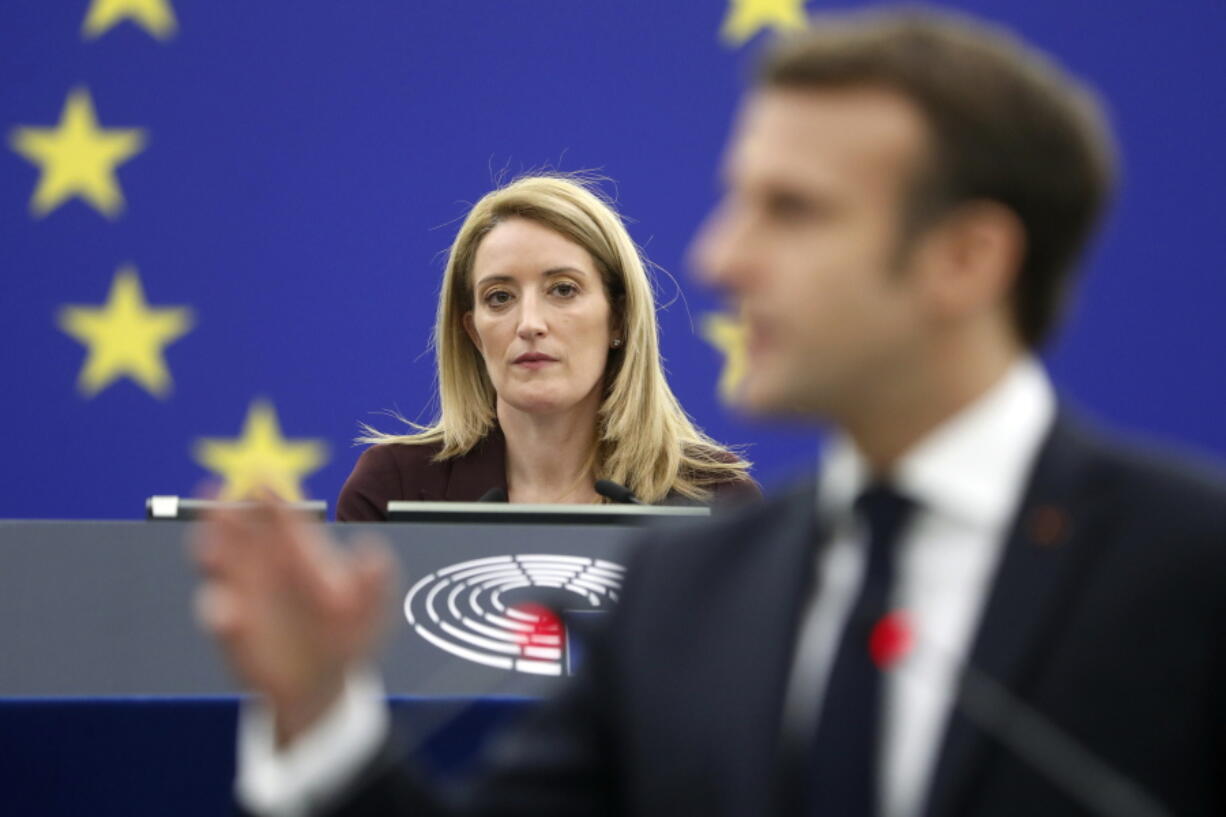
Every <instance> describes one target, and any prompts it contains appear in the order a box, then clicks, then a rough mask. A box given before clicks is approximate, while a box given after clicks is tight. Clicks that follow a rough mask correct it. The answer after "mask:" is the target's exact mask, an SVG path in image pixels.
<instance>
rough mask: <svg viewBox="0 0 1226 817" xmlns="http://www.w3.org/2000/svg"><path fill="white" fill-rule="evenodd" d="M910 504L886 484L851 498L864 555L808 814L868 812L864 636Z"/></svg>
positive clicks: (872, 727) (877, 612)
mask: <svg viewBox="0 0 1226 817" xmlns="http://www.w3.org/2000/svg"><path fill="white" fill-rule="evenodd" d="M911 509H912V503H911V502H910V500H908V499H906V498H905V497H903V496H901V495H900V494H899V493H898V492H897V491H895V490H894V489H893V488H891V487H890V486H888V485H885V484H882V483H877V484H874V485H871V486H869V488H868V489H867V490H865V492H864V493H863V494H861V495H860V498H859V499H857V500H856V513H857V515H858V516H859V518H860V520H861V521H862V522H863V523H864V525H865V527H866V528H867V531H868V560H867V563H866V565H865V570H864V581H863V582H862V583H861V585H860V593H859V595H858V596H857V598H856V602H855V604H854V605H852V608H851V613H850V615H849V616H848V619H847V626H846V627H844V628H843V635H842V638H841V640H840V641H839V648H838V652H837V653H836V655H835V660H834V666H833V667H832V669H831V673H830V679H829V681H828V683H827V685H826V694H825V696H824V698H823V701H822V706H821V715H820V720H819V722H818V725H817V735H816V737H815V740H814V744H813V753H812V761H813V765H812V766H811V767H810V773H811V774H812V778H811V780H812V787H811V789H810V791H811V792H812V802H811V808H810V811H809V813H810V815H812V817H875V815H876V814H877V813H878V805H877V745H878V735H879V732H880V726H881V718H880V714H881V671H880V670H879V669H878V668H877V667H876V666H875V665H874V664H873V661H872V657H871V656H870V653H869V648H868V642H869V636H870V634H871V632H872V629H873V627H874V626H875V625H876V624H877V622H878V621H880V620H881V618H882V616H884V615H885V614H886V612H887V609H886V605H887V604H888V602H889V594H890V585H891V582H892V581H893V577H894V550H895V545H896V544H897V541H898V537H899V534H900V532H901V531H902V528H903V526H904V525H905V524H906V521H907V517H908V515H909V514H910V512H911Z"/></svg>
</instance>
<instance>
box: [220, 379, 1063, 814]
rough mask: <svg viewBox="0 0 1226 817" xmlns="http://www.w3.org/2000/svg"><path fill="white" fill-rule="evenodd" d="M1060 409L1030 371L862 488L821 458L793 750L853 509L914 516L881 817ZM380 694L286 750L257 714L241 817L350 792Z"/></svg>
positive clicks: (961, 652)
mask: <svg viewBox="0 0 1226 817" xmlns="http://www.w3.org/2000/svg"><path fill="white" fill-rule="evenodd" d="M1055 406H1056V401H1055V396H1054V393H1053V390H1052V387H1051V384H1050V382H1049V380H1048V379H1047V375H1046V374H1045V373H1044V372H1043V369H1042V368H1041V366H1040V365H1039V364H1038V363H1037V362H1036V361H1034V360H1033V359H1030V358H1026V359H1023V360H1021V361H1019V362H1017V363H1016V364H1014V366H1013V367H1012V368H1011V369H1010V370H1009V371H1008V373H1007V374H1006V375H1005V376H1004V377H1003V378H1002V379H1001V380H1000V381H999V382H998V383H997V384H996V385H994V386H993V387H992V388H991V389H990V390H989V391H988V392H987V393H986V394H984V395H983V396H982V397H980V398H979V399H978V400H976V401H975V402H974V403H972V404H971V405H969V406H967V407H966V408H964V409H963V410H962V411H960V412H959V413H958V414H956V415H955V416H953V417H951V418H949V419H948V420H946V421H945V422H944V423H942V424H941V425H940V426H939V427H938V428H936V429H935V430H933V431H932V432H931V433H930V434H928V435H927V436H926V437H925V438H924V439H923V440H921V441H920V442H919V443H918V444H917V445H915V446H914V447H913V448H912V449H911V450H910V451H909V452H907V453H906V454H905V455H904V456H903V457H902V458H901V459H900V460H899V461H898V463H897V464H896V466H895V467H894V469H893V470H892V471H891V473H890V474H883V475H873V474H870V473H869V471H868V468H867V466H866V464H865V461H864V459H863V457H862V456H861V455H860V454H859V452H857V451H856V449H855V447H854V445H853V444H852V443H851V442H850V440H848V439H847V438H845V437H837V438H836V439H834V440H833V441H832V443H831V445H830V447H829V449H828V451H827V453H826V456H825V457H823V461H822V465H821V478H820V480H819V483H818V484H819V488H818V496H817V503H818V509H819V513H820V514H822V518H823V519H825V520H828V521H829V522H830V523H831V525H832V528H831V530H832V535H831V538H830V540H829V542H828V544H827V546H826V547H825V548H824V549H823V550H822V551H821V552H820V553H819V554H818V558H817V560H816V569H817V572H818V573H817V585H816V588H817V592H815V593H814V595H813V598H812V600H811V601H810V602H809V609H808V610H807V612H806V614H805V619H804V622H803V624H802V627H801V635H800V640H799V643H798V645H797V656H796V661H795V662H794V664H793V670H792V678H791V681H790V684H789V691H788V699H787V701H786V709H785V727H784V728H785V730H786V731H788V732H789V733H791V737H792V738H794V739H803V738H804V736H806V735H811V734H814V733H815V732H816V727H817V718H818V711H819V708H820V703H821V698H822V689H823V687H824V686H825V684H826V680H827V675H828V673H829V671H830V668H831V664H832V662H833V660H834V654H835V651H836V649H837V645H838V638H839V635H840V633H841V632H842V630H843V626H844V623H845V620H846V618H847V615H848V613H849V610H850V606H851V604H852V603H853V602H854V600H855V597H856V594H857V591H858V589H859V585H860V578H861V574H862V572H863V570H864V559H865V552H864V551H865V549H866V548H867V541H866V539H865V535H864V534H865V532H864V531H863V530H862V529H861V526H860V525H859V524H858V523H857V521H856V519H855V517H854V513H853V505H854V502H855V499H856V497H857V496H858V495H859V493H860V491H861V490H862V489H863V488H865V487H866V486H867V485H868V483H869V482H871V481H872V479H873V477H874V476H879V477H882V478H886V479H888V480H889V481H890V483H891V484H892V485H893V487H894V488H895V489H896V490H898V492H899V493H901V494H903V495H904V496H907V497H908V498H910V499H911V500H913V501H914V502H915V503H916V509H915V511H914V512H913V514H912V517H911V520H910V522H909V525H908V527H907V529H906V531H905V532H904V534H903V536H902V538H901V541H900V542H899V543H898V548H899V550H898V553H897V555H896V558H895V581H894V588H893V591H892V595H891V600H890V601H891V607H892V609H895V610H902V611H905V614H906V616H907V619H908V622H909V624H910V628H911V630H912V632H913V634H914V637H915V646H914V647H913V649H912V650H910V651H909V652H908V653H907V654H906V655H905V656H904V657H903V658H901V659H900V661H899V662H898V663H897V664H896V665H895V668H894V669H893V670H891V672H890V674H889V676H888V677H887V679H886V683H885V685H884V695H885V711H884V713H883V719H882V723H883V729H884V733H883V735H882V741H881V751H882V756H881V763H882V767H881V768H882V779H881V787H882V788H881V795H882V804H883V807H882V814H883V817H916V815H918V813H919V809H920V808H921V807H922V805H923V801H924V797H925V796H926V794H927V786H928V783H929V780H930V778H931V776H932V773H933V771H934V765H935V761H936V757H937V750H938V749H939V746H940V741H941V737H942V734H943V732H944V727H945V724H946V721H947V719H948V717H949V712H950V707H951V704H952V699H951V695H952V691H953V689H954V681H955V678H954V674H955V673H956V671H957V668H958V665H959V664H960V662H961V661H963V660H965V658H966V653H967V651H968V650H969V648H970V640H971V638H972V637H973V635H974V632H975V629H976V625H977V624H978V622H979V618H980V614H981V612H982V608H983V604H984V601H985V598H986V594H987V590H988V587H989V586H990V582H991V580H992V577H993V575H994V572H995V568H996V567H997V565H998V563H999V561H1000V556H1001V554H1002V552H1003V549H1004V544H1005V538H1006V537H1007V536H1008V534H1009V527H1010V524H1011V523H1012V522H1013V519H1014V516H1015V515H1016V513H1017V510H1018V505H1019V504H1020V502H1021V499H1022V492H1023V491H1024V490H1025V488H1026V483H1027V480H1028V478H1029V476H1030V473H1031V470H1032V467H1033V465H1034V460H1035V458H1036V456H1037V454H1038V452H1039V449H1040V447H1041V445H1042V443H1043V440H1044V438H1045V437H1046V435H1047V432H1048V430H1049V429H1050V428H1051V425H1052V421H1053V419H1054V417H1055ZM388 723H389V718H388V714H387V712H386V708H385V706H384V704H383V700H382V696H381V687H380V686H379V683H378V680H377V678H376V677H374V676H373V675H372V674H371V673H370V672H369V671H365V672H361V673H355V674H354V675H353V677H351V678H350V680H349V683H348V684H347V686H346V690H345V692H344V694H343V696H342V699H341V700H340V701H339V702H338V703H337V704H336V705H335V706H334V707H333V709H332V710H331V711H330V712H329V713H328V714H326V715H325V716H324V717H323V718H322V719H321V720H320V722H319V723H318V724H317V725H316V726H315V727H314V728H313V729H312V730H311V731H310V733H308V734H306V735H303V736H301V737H300V738H299V739H298V740H297V741H295V743H294V745H292V746H290V747H288V748H287V749H286V750H284V751H277V750H276V747H275V745H274V742H273V732H272V729H271V724H269V723H268V721H267V715H266V714H265V713H263V712H262V711H261V710H260V708H259V707H258V705H254V706H251V707H245V708H244V711H243V714H242V718H241V722H240V728H239V778H238V783H237V792H238V797H239V800H240V802H241V803H242V804H243V806H244V807H245V808H247V809H248V810H250V811H252V812H254V813H256V814H260V815H265V816H266V817H301V816H302V815H306V814H309V813H310V812H311V810H312V809H313V808H314V807H315V806H317V805H319V804H320V803H323V802H325V801H326V800H327V799H328V798H329V797H331V796H333V795H334V794H335V793H337V792H339V791H340V790H341V789H342V788H344V786H345V784H346V783H347V782H348V781H349V780H351V779H352V777H353V776H354V775H356V774H357V772H358V770H359V769H360V768H361V767H362V764H363V763H365V762H366V761H367V760H368V759H369V758H370V757H371V756H372V755H373V754H374V752H375V751H377V749H378V747H379V745H380V744H381V743H382V741H383V740H384V738H385V736H386V733H387V730H388Z"/></svg>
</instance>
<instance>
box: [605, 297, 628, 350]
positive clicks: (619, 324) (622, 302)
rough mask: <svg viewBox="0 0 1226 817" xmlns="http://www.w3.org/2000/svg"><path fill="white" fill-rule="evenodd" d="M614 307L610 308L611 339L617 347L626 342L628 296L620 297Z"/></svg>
mask: <svg viewBox="0 0 1226 817" xmlns="http://www.w3.org/2000/svg"><path fill="white" fill-rule="evenodd" d="M612 307H613V308H612V309H610V310H609V341H610V345H611V346H612V347H613V348H615V349H616V348H617V347H619V346H624V345H625V344H626V296H625V295H622V296H620V297H618V298H617V300H616V301H614V302H613V304H612ZM615 341H616V342H615Z"/></svg>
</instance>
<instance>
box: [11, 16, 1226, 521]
mask: <svg viewBox="0 0 1226 817" xmlns="http://www.w3.org/2000/svg"><path fill="white" fill-rule="evenodd" d="M830 5H831V4H828V3H825V2H821V1H820V0H810V2H809V3H807V4H803V6H804V7H807V9H808V10H816V9H818V8H826V7H829V6H830ZM957 5H958V6H960V7H963V8H966V9H969V10H972V11H975V12H978V13H981V14H983V15H987V16H990V17H993V18H996V19H998V20H1001V21H1003V22H1005V23H1007V24H1009V25H1010V26H1012V27H1014V28H1016V29H1017V30H1018V31H1020V32H1021V33H1022V34H1024V35H1025V36H1026V37H1028V38H1030V39H1032V40H1033V41H1035V42H1037V43H1038V44H1039V45H1041V46H1042V47H1044V48H1046V49H1048V50H1049V51H1051V52H1053V53H1054V54H1056V55H1058V56H1059V57H1060V58H1061V59H1062V60H1063V61H1064V62H1065V63H1066V64H1067V65H1069V66H1070V67H1071V68H1072V69H1073V70H1074V71H1076V72H1077V73H1079V74H1081V75H1083V76H1085V77H1087V78H1088V79H1090V80H1091V81H1092V82H1093V83H1094V84H1096V85H1097V86H1098V87H1099V88H1100V89H1101V90H1102V92H1103V93H1104V95H1105V96H1106V97H1107V98H1108V100H1109V102H1110V106H1111V110H1112V113H1113V117H1114V120H1115V123H1116V126H1117V129H1118V132H1119V134H1120V136H1121V141H1122V143H1123V147H1124V159H1125V176H1124V184H1123V190H1122V196H1121V199H1120V201H1119V203H1118V205H1117V207H1116V208H1115V210H1114V212H1113V214H1112V216H1111V218H1110V220H1109V223H1108V224H1107V227H1106V230H1105V234H1104V235H1103V236H1102V239H1101V240H1100V241H1099V242H1098V246H1097V249H1096V251H1095V252H1094V254H1093V256H1092V258H1091V259H1090V261H1089V263H1088V264H1087V273H1088V276H1087V279H1086V282H1085V286H1083V288H1082V290H1081V297H1080V298H1079V301H1078V305H1077V310H1076V315H1075V318H1076V320H1075V323H1074V324H1073V326H1072V327H1071V328H1070V329H1069V330H1067V331H1065V332H1064V333H1063V334H1062V336H1061V337H1060V339H1059V340H1058V342H1057V344H1056V345H1055V346H1054V347H1053V349H1052V351H1051V356H1050V357H1051V363H1052V368H1053V370H1054V372H1055V375H1056V378H1057V380H1058V382H1059V383H1060V384H1061V385H1062V386H1063V387H1064V388H1065V390H1066V392H1067V393H1068V394H1070V395H1071V396H1072V397H1073V398H1074V399H1075V400H1077V401H1079V402H1081V403H1082V404H1083V405H1085V406H1087V407H1088V408H1090V409H1091V410H1092V411H1094V412H1095V413H1097V414H1099V415H1104V416H1106V417H1107V418H1108V419H1110V420H1111V421H1113V422H1115V423H1117V424H1120V425H1125V426H1131V427H1134V428H1140V429H1143V430H1145V431H1147V432H1149V433H1151V434H1154V435H1157V436H1160V437H1164V438H1176V439H1179V440H1182V441H1186V442H1188V443H1190V444H1192V445H1194V446H1196V447H1199V448H1207V449H1211V450H1213V451H1216V452H1217V453H1219V454H1220V453H1226V428H1224V427H1223V424H1222V423H1221V422H1220V421H1219V416H1218V411H1219V410H1220V408H1219V407H1220V405H1221V404H1222V402H1223V401H1222V398H1223V391H1224V388H1223V384H1222V377H1221V365H1222V364H1221V356H1220V352H1219V350H1220V349H1221V348H1222V347H1223V342H1224V341H1226V327H1223V322H1222V321H1221V319H1220V318H1219V315H1220V311H1221V304H1222V302H1223V298H1224V297H1226V280H1224V277H1223V275H1222V273H1221V272H1220V270H1219V265H1220V259H1221V258H1223V257H1224V256H1226V229H1223V224H1222V205H1221V196H1222V194H1221V191H1222V190H1223V188H1226V166H1224V164H1223V161H1222V159H1221V155H1220V151H1221V146H1222V144H1223V137H1224V136H1226V99H1224V98H1223V96H1224V94H1223V82H1222V76H1223V69H1224V68H1226V65H1224V62H1226V60H1224V59H1223V57H1222V53H1223V52H1222V48H1221V43H1222V41H1223V36H1224V35H1226V5H1224V4H1222V3H1221V2H1220V0H1179V2H1178V3H1170V2H1159V0H1112V2H1106V1H1105V0H1087V1H1086V2H1081V3H1068V2H1065V0H1059V1H1058V2H1057V1H1056V0H1052V1H1051V2H1036V1H1035V0H1030V1H1029V2H1021V0H1009V1H1006V0H965V2H961V3H958V4H957ZM801 8H802V4H801V2H800V0H703V1H702V2H700V1H699V0H686V2H660V0H619V1H618V2H608V0H568V2H562V1H561V0H412V1H411V2H410V0H362V1H361V2H345V3H338V2H302V0H295V2H290V0H263V1H262V2H251V1H250V0H207V2H206V0H62V2H54V3H53V2H48V1H47V0H4V1H3V2H2V3H0V128H2V129H3V137H4V141H3V145H2V146H0V250H2V253H3V254H2V255H0V327H3V328H2V329H0V331H2V332H3V335H2V336H0V337H2V338H3V345H2V348H3V353H2V354H0V384H2V387H3V395H4V396H3V399H2V400H0V456H2V457H3V462H4V465H3V474H4V477H5V478H4V481H3V490H0V516H4V517H61V516H71V517H132V516H138V515H140V514H141V513H142V512H143V499H144V497H146V496H147V495H149V494H153V493H180V494H186V493H190V492H192V491H193V490H194V489H195V487H196V486H197V485H198V484H199V483H200V482H201V481H202V480H204V479H206V478H208V477H210V476H215V477H217V476H220V477H222V478H228V479H231V480H240V479H242V477H243V475H244V474H248V473H250V472H251V471H252V470H253V469H255V470H256V471H259V470H261V469H263V470H277V469H280V471H281V472H282V473H284V474H285V480H286V483H287V484H292V485H293V486H294V487H297V486H301V489H302V491H303V493H304V494H305V495H309V496H311V497H316V498H325V499H328V500H329V501H330V502H331V501H333V500H334V499H335V496H336V493H337V491H338V490H339V488H340V485H341V483H342V481H343V480H344V478H345V476H346V475H347V474H348V473H349V470H350V469H351V467H352V465H353V462H354V460H355V459H356V457H357V454H358V449H356V448H355V447H353V446H352V444H351V443H350V440H351V438H352V437H353V436H354V435H355V433H356V431H357V427H356V424H357V422H358V421H362V420H365V421H372V422H374V423H375V424H376V425H381V426H382V427H384V428H386V429H394V428H395V423H393V422H392V421H391V420H388V419H385V418H381V417H380V416H379V415H376V414H372V412H375V411H378V410H380V409H385V408H398V409H399V410H400V411H402V412H403V413H405V414H406V415H407V416H409V417H411V418H418V419H422V420H426V419H429V418H430V417H431V415H432V406H431V405H430V395H431V383H432V374H433V360H432V358H431V355H430V354H429V353H428V351H427V341H428V337H429V332H430V326H431V321H432V317H433V308H434V300H435V294H436V292H437V285H438V280H439V277H440V274H441V270H442V260H443V259H442V254H441V251H442V250H444V249H445V248H446V247H447V246H448V244H449V242H450V240H451V238H452V236H453V234H454V231H455V229H456V227H457V226H458V222H457V219H458V217H460V216H461V215H462V214H463V213H464V211H465V209H466V205H465V202H471V201H473V200H475V199H476V198H477V197H479V196H480V195H481V194H482V193H484V192H485V191H486V190H488V189H489V188H490V187H491V186H492V184H493V183H494V182H495V181H496V180H497V178H498V177H500V176H501V175H503V174H508V173H509V174H512V175H513V174H515V173H517V172H520V171H524V170H528V169H532V168H539V167H543V166H550V167H556V168H561V169H566V170H575V169H597V170H599V171H600V172H602V173H604V174H606V175H607V176H609V177H611V178H612V179H615V180H616V186H615V187H613V186H610V188H609V190H610V192H612V193H614V194H615V195H616V197H617V200H618V203H619V205H620V207H621V209H622V210H623V212H624V213H625V214H626V215H627V216H629V217H630V218H632V219H633V223H632V225H631V232H632V234H633V235H634V237H635V238H636V240H637V241H639V242H640V243H641V244H642V245H643V246H644V247H645V248H646V250H647V252H648V254H649V255H650V257H651V258H652V259H653V260H654V261H655V262H657V263H658V264H660V265H661V266H662V267H663V268H665V269H666V270H668V271H669V272H670V273H672V275H673V276H675V278H676V280H675V281H674V280H672V279H671V278H667V277H662V278H661V282H660V288H661V291H662V295H663V296H664V300H665V301H672V303H671V305H670V306H669V307H668V308H667V309H665V310H663V311H662V312H661V314H660V320H661V324H662V327H663V346H664V352H665V354H666V356H667V359H668V368H669V371H670V375H671V378H672V382H673V384H674V387H675V389H676V391H677V393H678V395H679V396H680V398H681V400H682V402H683V403H684V404H685V406H686V407H687V408H688V409H689V410H690V411H691V413H692V414H693V415H694V416H695V417H696V418H697V419H698V421H699V422H700V423H701V424H702V425H703V426H704V427H705V428H706V429H707V430H708V431H710V432H711V433H712V434H713V435H714V436H716V437H717V438H719V439H722V440H724V441H727V442H732V443H751V444H752V447H751V449H750V456H751V458H752V459H754V460H755V461H756V462H757V464H758V474H759V476H760V478H761V479H763V480H764V481H765V482H766V483H767V484H768V485H769V484H773V483H777V482H778V481H779V480H781V479H782V478H784V477H786V476H788V475H790V474H792V473H795V472H797V471H800V470H805V469H808V468H810V467H811V461H812V457H813V455H814V453H815V451H816V434H815V433H814V432H813V431H811V430H801V429H793V430H790V431H780V430H777V429H769V428H767V427H765V426H763V425H759V424H753V423H749V422H746V421H743V420H740V419H738V418H736V417H735V416H733V415H732V414H730V413H728V412H727V411H726V410H724V409H722V408H721V407H720V405H719V402H718V400H717V399H716V397H715V386H716V381H717V379H718V376H719V373H720V370H721V366H722V363H723V356H722V354H721V352H720V351H719V350H718V349H717V348H715V346H714V345H713V344H712V343H710V342H708V340H706V339H704V337H703V332H702V328H703V325H704V320H705V317H706V316H707V315H708V314H710V313H712V312H715V311H717V310H718V308H719V305H718V303H717V302H716V301H715V300H714V299H713V298H712V297H711V296H710V294H709V293H705V292H702V291H701V290H700V289H699V288H698V287H697V286H696V285H695V284H693V282H692V281H691V280H690V279H689V277H688V273H687V271H686V268H685V262H684V256H685V248H686V245H687V242H688V240H689V238H690V236H691V235H692V234H693V232H694V230H695V228H696V226H697V225H698V224H699V222H700V221H701V219H702V217H703V215H704V213H705V212H706V211H707V209H708V207H709V206H710V205H711V203H712V201H713V200H714V197H715V195H716V186H715V181H714V180H715V174H714V170H715V167H716V163H717V161H718V156H719V153H720V150H721V146H722V144H723V141H724V138H725V135H726V132H727V127H728V123H729V121H730V118H731V115H732V112H733V110H734V108H735V105H736V101H737V97H738V94H739V92H740V90H741V89H742V88H743V85H744V78H745V76H746V73H747V70H748V66H749V65H750V64H751V61H752V56H753V54H754V53H755V52H756V50H757V49H759V48H760V47H761V45H762V44H763V42H764V41H766V40H767V39H768V38H770V37H771V36H773V31H774V29H775V27H776V26H786V25H788V24H789V21H790V20H794V19H795V14H796V12H797V11H798V10H799V9H801ZM675 296H679V297H675Z"/></svg>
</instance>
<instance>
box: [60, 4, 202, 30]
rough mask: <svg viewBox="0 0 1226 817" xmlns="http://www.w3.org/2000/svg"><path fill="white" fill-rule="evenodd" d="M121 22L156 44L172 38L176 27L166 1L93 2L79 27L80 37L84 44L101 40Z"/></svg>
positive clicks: (173, 14) (172, 13) (176, 22)
mask: <svg viewBox="0 0 1226 817" xmlns="http://www.w3.org/2000/svg"><path fill="white" fill-rule="evenodd" d="M125 19H127V20H131V21H132V22H134V23H137V24H139V25H140V26H141V27H142V28H144V29H145V31H148V32H149V34H150V35H152V36H154V37H157V38H158V39H159V40H165V39H167V38H168V37H173V36H174V33H175V30H176V29H177V28H178V26H179V24H178V21H176V20H175V12H174V9H173V8H171V6H170V0H94V2H93V3H91V4H90V7H89V13H88V14H86V15H85V22H84V24H82V26H81V36H83V37H84V38H85V39H87V40H93V39H95V38H97V37H101V36H102V35H103V34H105V33H106V32H108V31H110V30H111V28H113V27H114V26H115V25H116V24H117V23H119V22H120V21H121V20H125Z"/></svg>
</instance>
